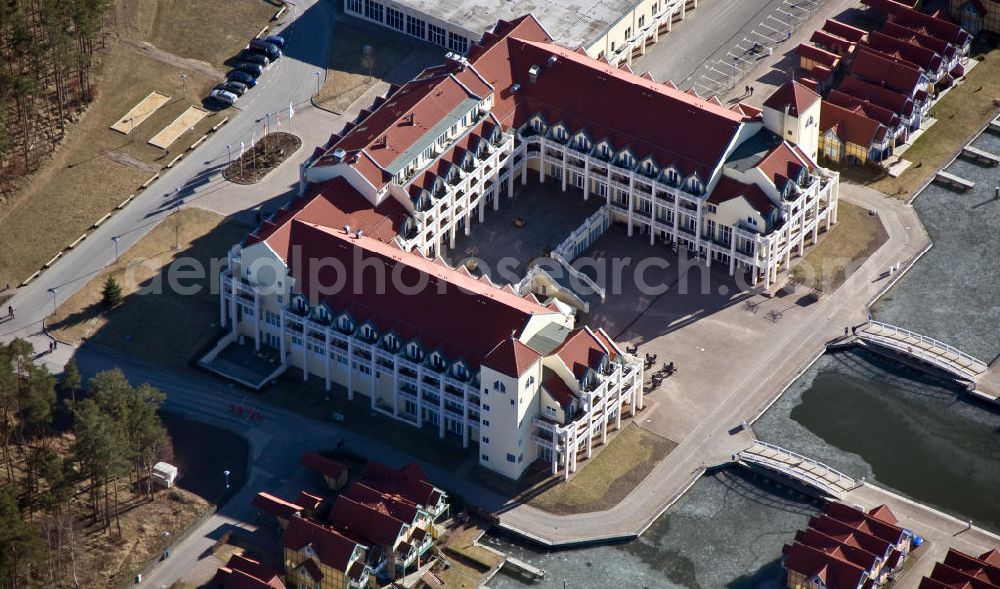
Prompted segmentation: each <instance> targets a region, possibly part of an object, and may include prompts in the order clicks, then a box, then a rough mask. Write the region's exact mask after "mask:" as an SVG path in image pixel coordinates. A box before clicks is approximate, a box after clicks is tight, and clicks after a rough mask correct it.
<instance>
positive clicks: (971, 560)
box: [944, 548, 1000, 586]
mask: <svg viewBox="0 0 1000 589" xmlns="http://www.w3.org/2000/svg"><path fill="white" fill-rule="evenodd" d="M987 554H989V553H987ZM944 564H946V565H948V566H950V567H951V568H953V569H955V570H959V571H962V572H963V573H965V574H967V575H969V576H970V577H975V578H977V579H979V580H980V581H986V582H987V583H990V584H991V585H997V586H1000V566H996V565H993V564H990V563H989V562H986V561H984V560H981V559H979V558H976V557H974V556H969V555H968V554H965V553H964V552H961V551H959V550H955V549H954V548H949V549H948V554H946V555H945V557H944Z"/></svg>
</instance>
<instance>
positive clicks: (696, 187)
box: [690, 178, 701, 194]
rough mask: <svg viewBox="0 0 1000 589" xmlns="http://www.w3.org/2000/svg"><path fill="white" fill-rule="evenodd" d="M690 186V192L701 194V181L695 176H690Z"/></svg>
mask: <svg viewBox="0 0 1000 589" xmlns="http://www.w3.org/2000/svg"><path fill="white" fill-rule="evenodd" d="M690 186H691V193H692V194H701V182H699V181H698V179H697V178H691V182H690Z"/></svg>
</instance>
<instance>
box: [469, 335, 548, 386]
mask: <svg viewBox="0 0 1000 589" xmlns="http://www.w3.org/2000/svg"><path fill="white" fill-rule="evenodd" d="M541 357H542V356H541V354H539V353H538V352H536V351H535V350H532V349H531V348H529V347H528V346H526V345H524V344H522V343H521V342H520V341H519V340H518V339H517V338H515V337H514V336H513V335H512V336H510V337H508V338H507V339H505V340H503V341H501V342H500V343H499V344H497V345H496V347H495V348H493V349H492V350H490V352H489V353H488V354H486V357H485V358H483V364H485V365H486V366H489V367H490V368H492V369H493V370H496V371H497V372H499V373H501V374H505V375H507V376H509V377H511V378H517V377H519V376H521V375H522V374H524V371H525V370H527V369H528V368H531V366H532V365H533V364H534V363H535V362H537V361H538V360H540V359H541Z"/></svg>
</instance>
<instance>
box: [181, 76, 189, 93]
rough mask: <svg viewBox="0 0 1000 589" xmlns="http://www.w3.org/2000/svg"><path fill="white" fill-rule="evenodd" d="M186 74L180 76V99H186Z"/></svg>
mask: <svg viewBox="0 0 1000 589" xmlns="http://www.w3.org/2000/svg"><path fill="white" fill-rule="evenodd" d="M187 77H188V75H187V74H181V98H187Z"/></svg>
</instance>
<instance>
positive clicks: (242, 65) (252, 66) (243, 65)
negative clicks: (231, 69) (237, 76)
mask: <svg viewBox="0 0 1000 589" xmlns="http://www.w3.org/2000/svg"><path fill="white" fill-rule="evenodd" d="M235 67H236V69H238V70H239V71H241V72H246V73H248V74H250V75H251V76H253V77H255V78H259V77H260V75H261V74H263V73H264V66H262V65H260V64H258V63H250V62H247V61H240V62H237V64H236V66H235Z"/></svg>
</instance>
